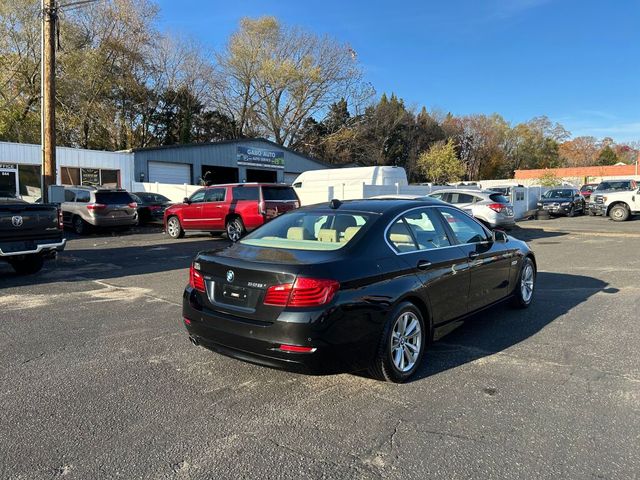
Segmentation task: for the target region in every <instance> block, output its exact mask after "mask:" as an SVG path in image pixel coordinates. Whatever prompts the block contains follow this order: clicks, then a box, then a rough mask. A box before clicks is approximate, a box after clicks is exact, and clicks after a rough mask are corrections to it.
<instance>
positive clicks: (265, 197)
mask: <svg viewBox="0 0 640 480" xmlns="http://www.w3.org/2000/svg"><path fill="white" fill-rule="evenodd" d="M299 206H300V199H299V198H298V195H297V194H296V192H295V190H294V189H293V188H292V187H290V186H288V185H280V184H270V183H234V184H227V185H212V186H210V187H203V188H201V189H200V190H197V191H196V192H194V193H193V194H192V195H191V196H190V197H189V198H185V199H184V201H183V203H179V204H176V205H172V206H170V207H169V208H167V209H166V210H165V212H164V228H165V231H166V232H167V233H168V234H169V236H170V237H171V238H182V237H184V234H185V232H188V231H199V232H203V231H204V232H211V233H219V232H226V233H227V236H228V237H229V240H231V241H233V242H237V241H238V240H240V238H241V237H242V236H243V235H244V234H245V233H246V232H248V231H251V230H253V229H255V228H257V227H259V226H260V225H262V224H263V223H265V222H267V221H269V220H271V219H272V218H275V217H277V216H278V215H280V214H282V213H284V212H287V211H289V210H293V209H294V208H298V207H299Z"/></svg>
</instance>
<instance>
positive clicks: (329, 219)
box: [240, 212, 372, 250]
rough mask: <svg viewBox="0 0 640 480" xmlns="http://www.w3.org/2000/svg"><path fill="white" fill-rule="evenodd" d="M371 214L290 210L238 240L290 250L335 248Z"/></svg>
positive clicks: (369, 218)
mask: <svg viewBox="0 0 640 480" xmlns="http://www.w3.org/2000/svg"><path fill="white" fill-rule="evenodd" d="M371 218H372V215H371V214H361V213H359V212H358V213H351V212H340V213H337V212H336V213H333V212H331V213H327V212H293V213H287V214H285V215H282V216H280V217H278V218H276V219H274V220H272V221H271V222H269V223H267V224H265V225H264V226H262V227H261V228H259V229H257V230H256V231H254V232H253V233H250V234H249V235H247V236H246V237H245V238H244V239H242V240H240V243H244V244H245V245H253V246H255V247H272V248H286V249H292V250H338V249H340V248H342V247H344V246H345V245H347V244H348V243H349V242H351V241H352V240H353V238H354V237H355V236H356V235H357V234H358V233H359V232H360V231H361V230H362V229H363V228H364V227H365V226H366V225H367V224H369V223H370V222H371V221H372V220H371Z"/></svg>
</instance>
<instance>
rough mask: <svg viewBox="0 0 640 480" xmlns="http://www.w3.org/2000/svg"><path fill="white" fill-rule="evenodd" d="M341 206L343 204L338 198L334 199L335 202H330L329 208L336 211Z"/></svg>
mask: <svg viewBox="0 0 640 480" xmlns="http://www.w3.org/2000/svg"><path fill="white" fill-rule="evenodd" d="M340 205H342V202H341V201H340V200H338V199H337V198H334V199H333V200H331V201H330V202H329V208H332V209H334V210H335V209H337V208H340Z"/></svg>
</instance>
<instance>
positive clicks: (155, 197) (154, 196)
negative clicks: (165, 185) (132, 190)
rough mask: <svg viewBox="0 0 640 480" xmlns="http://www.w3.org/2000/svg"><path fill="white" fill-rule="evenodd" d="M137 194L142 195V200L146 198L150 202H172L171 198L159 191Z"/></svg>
mask: <svg viewBox="0 0 640 480" xmlns="http://www.w3.org/2000/svg"><path fill="white" fill-rule="evenodd" d="M136 195H137V196H138V197H140V198H141V199H142V200H144V201H145V202H149V203H169V202H171V200H169V199H168V198H167V197H165V196H164V195H160V194H159V193H137V194H136ZM134 198H135V197H134Z"/></svg>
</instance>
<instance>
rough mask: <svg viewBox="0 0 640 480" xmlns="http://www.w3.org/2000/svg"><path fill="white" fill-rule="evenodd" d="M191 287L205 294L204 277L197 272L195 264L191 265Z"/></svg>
mask: <svg viewBox="0 0 640 480" xmlns="http://www.w3.org/2000/svg"><path fill="white" fill-rule="evenodd" d="M189 285H191V288H193V289H194V290H197V291H199V292H204V291H205V290H204V277H203V276H202V274H201V273H200V272H199V271H198V270H196V268H195V263H192V264H191V269H190V270H189Z"/></svg>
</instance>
